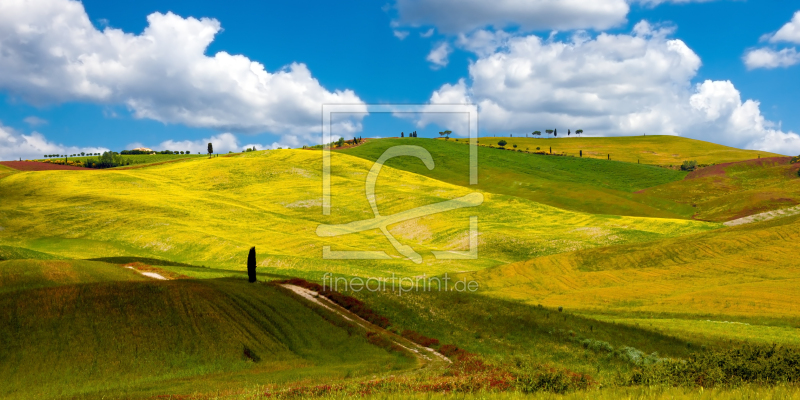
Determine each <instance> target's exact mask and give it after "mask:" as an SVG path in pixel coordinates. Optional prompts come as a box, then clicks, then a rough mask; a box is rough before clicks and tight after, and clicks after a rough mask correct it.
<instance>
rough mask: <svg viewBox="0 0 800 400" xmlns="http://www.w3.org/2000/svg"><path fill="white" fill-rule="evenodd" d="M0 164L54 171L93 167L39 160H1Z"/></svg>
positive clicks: (29, 169)
mask: <svg viewBox="0 0 800 400" xmlns="http://www.w3.org/2000/svg"><path fill="white" fill-rule="evenodd" d="M0 164H2V165H5V166H6V167H9V168H14V169H16V170H18V171H54V170H79V171H89V170H91V169H92V168H83V167H75V166H72V165H58V164H50V163H43V162H37V161H0Z"/></svg>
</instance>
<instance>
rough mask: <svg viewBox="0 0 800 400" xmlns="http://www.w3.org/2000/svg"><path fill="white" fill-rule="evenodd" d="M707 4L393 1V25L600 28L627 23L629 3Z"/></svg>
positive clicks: (457, 29)
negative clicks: (394, 16)
mask: <svg viewBox="0 0 800 400" xmlns="http://www.w3.org/2000/svg"><path fill="white" fill-rule="evenodd" d="M708 1H714V0H590V1H586V0H494V1H485V0H396V2H395V4H394V8H395V9H396V10H397V14H398V19H397V20H396V21H393V25H394V26H401V25H405V26H411V27H421V26H435V27H437V28H438V29H439V31H440V32H442V33H445V34H458V33H468V32H471V31H473V30H476V29H482V28H487V27H491V28H494V29H495V30H500V29H503V28H506V27H519V28H520V29H521V30H522V31H537V30H551V29H556V30H573V29H595V30H604V29H608V28H612V27H615V26H618V25H621V24H624V23H625V22H627V20H626V18H627V15H628V12H629V11H630V5H629V3H640V4H643V5H645V6H649V7H655V6H657V5H659V4H662V3H703V2H708ZM429 32H430V31H429Z"/></svg>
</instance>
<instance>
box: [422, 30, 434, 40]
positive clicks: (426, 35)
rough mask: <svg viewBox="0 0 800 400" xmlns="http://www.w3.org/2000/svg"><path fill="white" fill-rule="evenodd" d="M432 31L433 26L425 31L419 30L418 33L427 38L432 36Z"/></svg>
mask: <svg viewBox="0 0 800 400" xmlns="http://www.w3.org/2000/svg"><path fill="white" fill-rule="evenodd" d="M433 31H434V29H433V28H431V29H428V30H427V31H425V32H421V33H420V34H419V37H424V38H429V37H431V36H433Z"/></svg>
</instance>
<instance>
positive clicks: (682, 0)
mask: <svg viewBox="0 0 800 400" xmlns="http://www.w3.org/2000/svg"><path fill="white" fill-rule="evenodd" d="M712 1H716V0H633V1H631V3H642V4H643V5H645V6H648V7H655V6H657V5H659V4H663V3H673V4H686V3H709V2H712Z"/></svg>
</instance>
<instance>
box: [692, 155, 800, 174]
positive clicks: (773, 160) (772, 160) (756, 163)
mask: <svg viewBox="0 0 800 400" xmlns="http://www.w3.org/2000/svg"><path fill="white" fill-rule="evenodd" d="M791 159H792V157H767V158H756V159H753V160H746V161H736V162H729V163H724V164H717V165H712V166H710V167H705V168H701V169H698V170H695V171H692V172H690V173H689V174H688V175H686V178H685V179H697V178H705V177H707V176H725V170H726V169H727V168H729V167H731V166H733V165H747V166H753V167H763V166H764V164H788V163H789V160H791Z"/></svg>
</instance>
